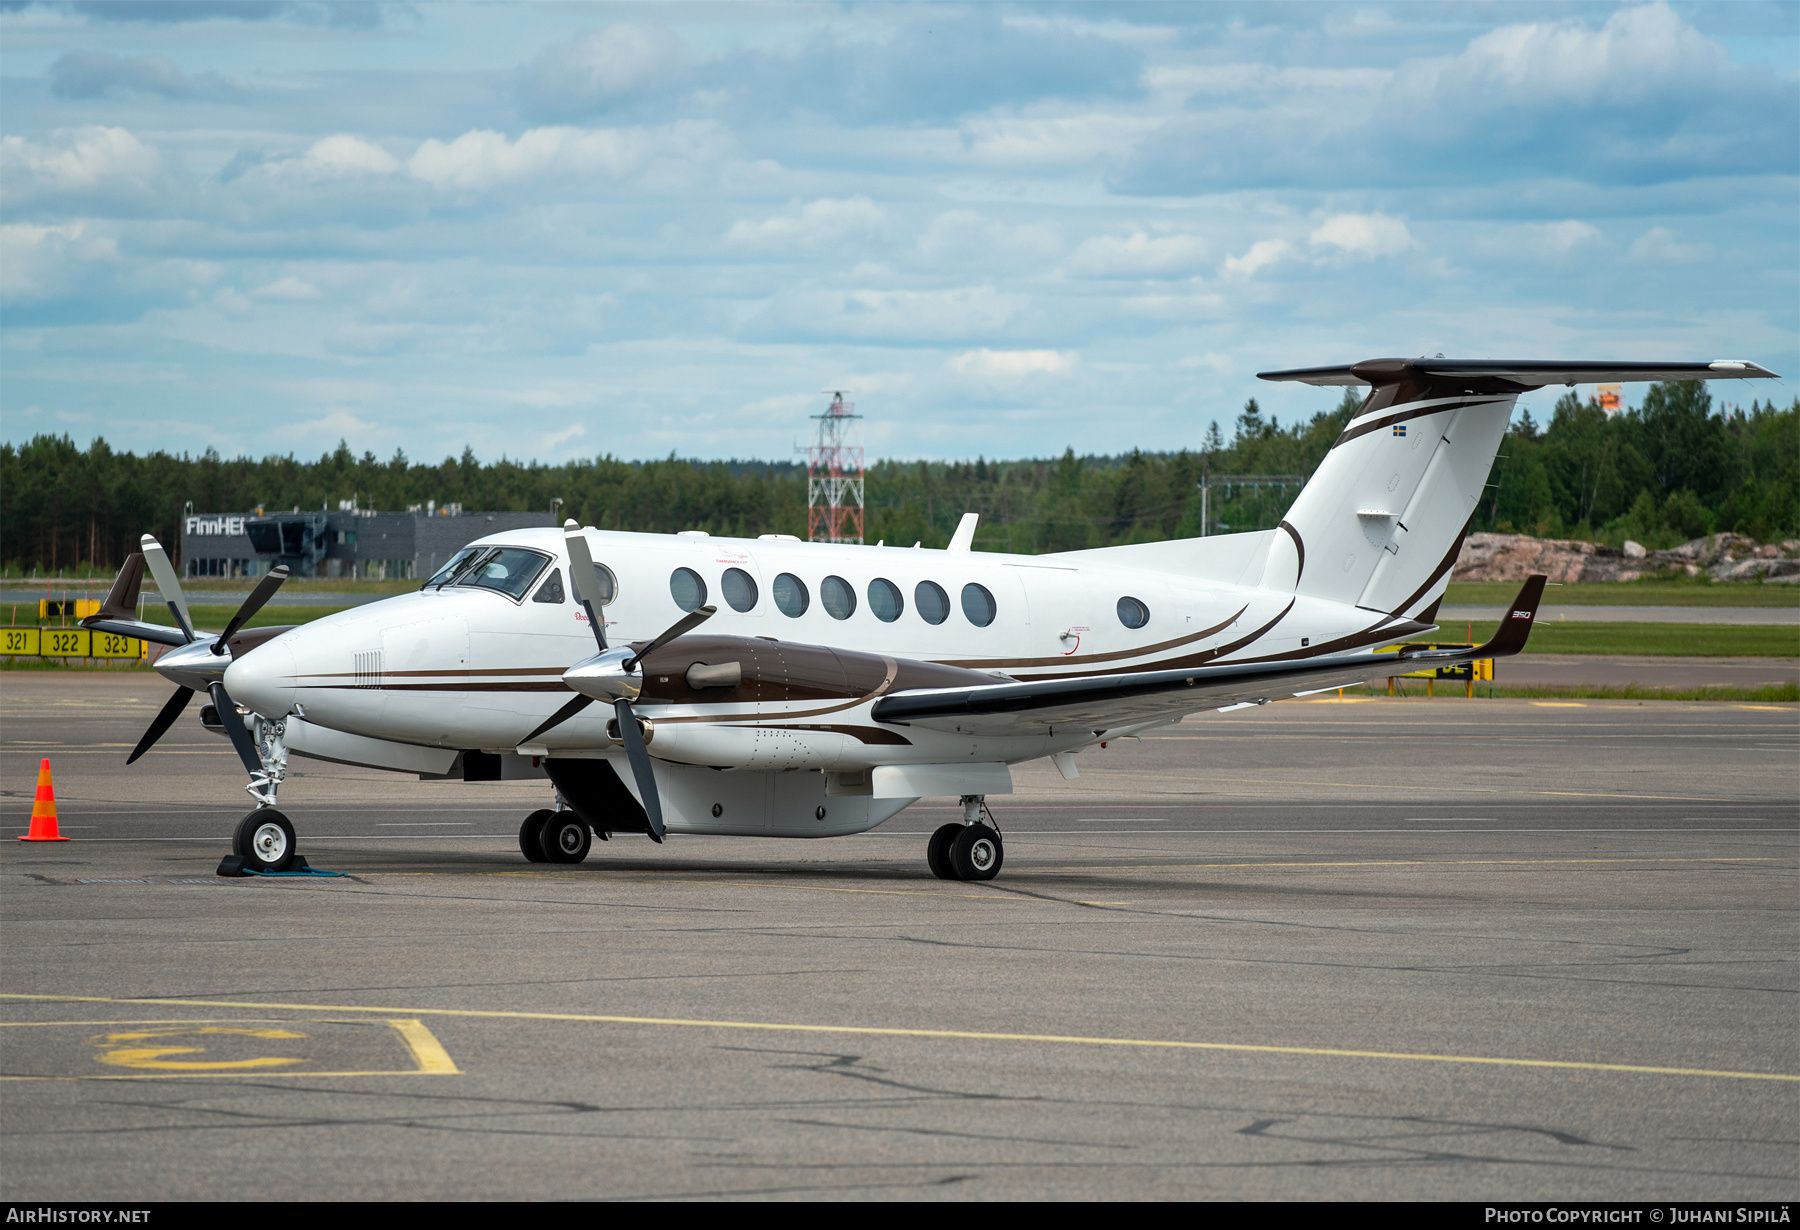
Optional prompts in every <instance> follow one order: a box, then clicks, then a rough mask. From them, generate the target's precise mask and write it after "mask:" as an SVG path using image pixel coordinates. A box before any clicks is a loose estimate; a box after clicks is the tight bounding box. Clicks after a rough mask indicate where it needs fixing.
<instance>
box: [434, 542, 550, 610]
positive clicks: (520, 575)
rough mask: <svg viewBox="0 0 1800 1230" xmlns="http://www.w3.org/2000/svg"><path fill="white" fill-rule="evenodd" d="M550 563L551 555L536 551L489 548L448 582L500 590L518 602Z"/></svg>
mask: <svg viewBox="0 0 1800 1230" xmlns="http://www.w3.org/2000/svg"><path fill="white" fill-rule="evenodd" d="M549 562H550V559H549V557H548V556H545V555H540V554H538V553H537V552H536V551H524V550H520V549H519V548H518V547H489V548H488V549H487V550H486V551H484V552H482V553H481V555H479V556H477V557H476V558H475V559H474V560H473V561H472V562H471V563H469V564H468V565H465V566H464V568H463V570H462V572H461V573H460V574H458V575H457V576H456V577H455V578H454V579H452V580H451V581H449V582H447V583H448V584H450V585H457V586H463V585H467V586H472V587H474V588H476V589H495V590H499V591H500V592H501V593H503V594H505V595H506V596H507V597H509V598H511V599H513V600H514V601H515V602H516V601H518V600H519V599H521V598H523V597H524V596H525V591H526V590H528V589H530V588H531V583H532V582H533V581H535V580H537V578H538V574H539V573H541V572H542V571H543V570H544V567H545V566H546V565H547V564H549Z"/></svg>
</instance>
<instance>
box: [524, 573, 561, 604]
mask: <svg viewBox="0 0 1800 1230" xmlns="http://www.w3.org/2000/svg"><path fill="white" fill-rule="evenodd" d="M531 600H532V601H533V602H554V603H556V604H558V605H561V603H562V600H563V583H562V569H561V568H552V569H551V570H550V575H549V577H548V578H546V579H545V581H544V583H543V584H542V585H540V586H538V592H537V593H535V594H533V595H531Z"/></svg>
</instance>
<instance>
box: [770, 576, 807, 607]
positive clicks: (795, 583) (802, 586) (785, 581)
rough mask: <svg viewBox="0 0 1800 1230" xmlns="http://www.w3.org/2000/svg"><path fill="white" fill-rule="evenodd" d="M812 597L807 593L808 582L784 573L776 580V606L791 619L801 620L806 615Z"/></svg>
mask: <svg viewBox="0 0 1800 1230" xmlns="http://www.w3.org/2000/svg"><path fill="white" fill-rule="evenodd" d="M811 602H812V597H811V595H809V594H808V593H807V592H806V582H805V581H802V580H801V579H800V578H799V577H797V576H795V575H794V574H793V573H791V572H784V573H782V574H781V575H780V576H778V577H776V578H775V606H776V609H778V610H779V611H780V612H781V613H782V614H783V615H786V616H788V617H789V618H790V619H799V618H800V617H801V616H802V615H804V614H806V608H807V606H808V605H809V604H810V603H811Z"/></svg>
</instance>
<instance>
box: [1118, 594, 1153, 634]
mask: <svg viewBox="0 0 1800 1230" xmlns="http://www.w3.org/2000/svg"><path fill="white" fill-rule="evenodd" d="M1119 622H1120V623H1122V624H1124V625H1125V626H1126V627H1127V628H1141V627H1143V626H1144V625H1145V624H1147V623H1149V622H1150V608H1149V607H1147V606H1145V605H1144V604H1143V603H1141V602H1139V601H1138V600H1137V599H1136V598H1121V599H1119Z"/></svg>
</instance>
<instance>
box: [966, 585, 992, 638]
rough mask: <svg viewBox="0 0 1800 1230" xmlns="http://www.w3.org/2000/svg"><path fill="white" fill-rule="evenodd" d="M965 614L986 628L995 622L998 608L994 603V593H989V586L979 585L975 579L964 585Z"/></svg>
mask: <svg viewBox="0 0 1800 1230" xmlns="http://www.w3.org/2000/svg"><path fill="white" fill-rule="evenodd" d="M962 604H963V614H964V615H967V616H968V617H969V622H970V623H972V624H974V625H975V626H976V627H977V628H985V627H987V626H988V625H989V624H991V623H993V622H994V615H995V614H996V613H997V611H998V608H997V607H995V605H994V595H992V594H990V593H988V591H987V587H986V586H982V585H977V584H975V583H974V582H973V581H971V582H969V583H968V584H967V585H965V586H963V592H962Z"/></svg>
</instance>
